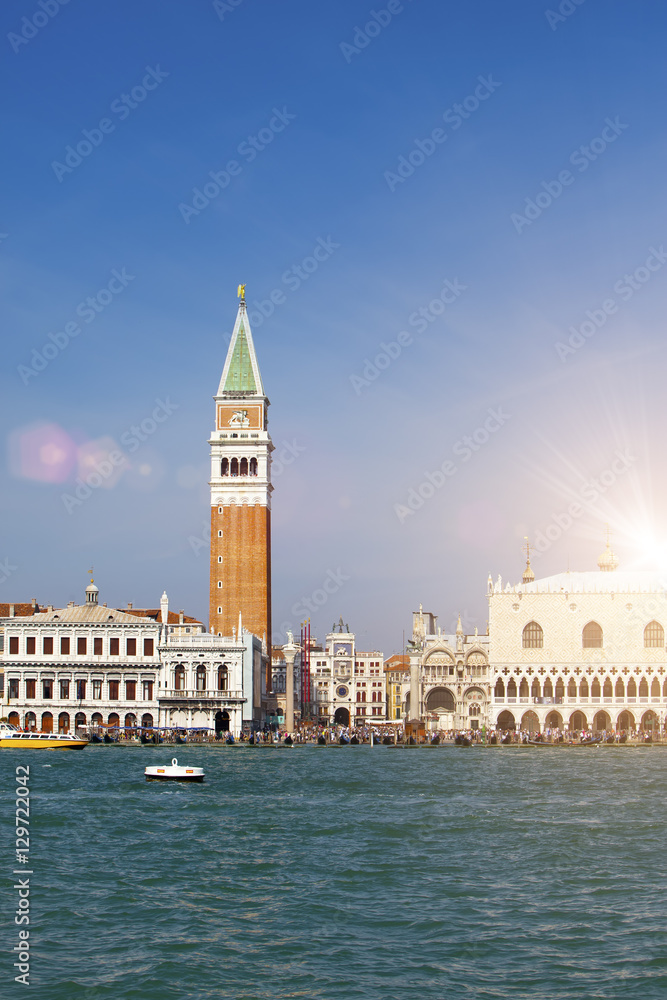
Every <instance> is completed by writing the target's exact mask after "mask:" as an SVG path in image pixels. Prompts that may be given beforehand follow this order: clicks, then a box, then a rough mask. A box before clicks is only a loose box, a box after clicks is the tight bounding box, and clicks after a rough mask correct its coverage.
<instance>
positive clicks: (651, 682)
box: [493, 623, 667, 731]
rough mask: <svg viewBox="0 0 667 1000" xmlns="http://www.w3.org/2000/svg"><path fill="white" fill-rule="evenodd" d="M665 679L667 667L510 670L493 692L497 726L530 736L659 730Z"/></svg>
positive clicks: (666, 697)
mask: <svg viewBox="0 0 667 1000" xmlns="http://www.w3.org/2000/svg"><path fill="white" fill-rule="evenodd" d="M651 624H652V625H653V624H657V623H651ZM647 628H648V626H647ZM651 638H652V636H651ZM647 645H648V643H647ZM664 674H665V668H664V667H658V668H654V667H651V666H645V667H634V668H630V667H623V668H621V669H620V670H619V669H618V668H616V667H611V668H608V669H606V670H605V669H600V668H597V667H593V666H589V667H576V668H574V670H567V671H562V670H556V669H555V668H551V670H549V671H547V669H546V668H544V667H540V668H537V670H535V669H534V668H528V669H527V670H521V669H519V670H517V671H516V672H515V673H512V672H510V670H509V669H508V668H506V669H505V671H504V676H499V677H497V678H496V681H495V685H494V687H493V696H494V702H495V705H496V706H497V707H498V708H499V714H498V718H497V720H496V725H497V726H498V727H499V728H501V729H512V728H517V726H519V727H520V728H522V729H528V730H529V731H536V730H538V729H539V728H540V725H544V726H545V727H549V728H554V729H564V728H565V729H570V730H575V731H576V730H583V729H594V730H596V731H602V730H605V729H614V728H615V729H617V730H619V731H620V730H633V729H636V728H639V729H644V730H651V731H653V730H657V729H658V728H659V725H660V716H661V714H662V712H661V711H660V708H661V707H662V706H660V705H659V704H656V703H664V702H667V677H664V676H663V675H664ZM531 703H532V705H533V707H532V708H529V707H528V706H529V705H530V704H531ZM503 705H507V706H508V707H507V708H504V707H501V706H503ZM649 706H652V707H649ZM538 713H539V714H538ZM666 722H667V720H666Z"/></svg>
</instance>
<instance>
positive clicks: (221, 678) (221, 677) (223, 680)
mask: <svg viewBox="0 0 667 1000" xmlns="http://www.w3.org/2000/svg"><path fill="white" fill-rule="evenodd" d="M226 690H227V667H218V691H226Z"/></svg>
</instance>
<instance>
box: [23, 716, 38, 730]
mask: <svg viewBox="0 0 667 1000" xmlns="http://www.w3.org/2000/svg"><path fill="white" fill-rule="evenodd" d="M24 729H37V716H36V715H35V713H34V712H26V713H25V723H24Z"/></svg>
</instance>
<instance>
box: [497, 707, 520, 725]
mask: <svg viewBox="0 0 667 1000" xmlns="http://www.w3.org/2000/svg"><path fill="white" fill-rule="evenodd" d="M496 725H497V726H498V729H516V721H515V719H514V716H513V715H512V713H511V712H508V711H507V710H506V711H504V712H501V713H500V715H499V716H498V722H497V723H496Z"/></svg>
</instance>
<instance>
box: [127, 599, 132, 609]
mask: <svg viewBox="0 0 667 1000" xmlns="http://www.w3.org/2000/svg"><path fill="white" fill-rule="evenodd" d="M127 610H128V611H131V610H132V601H128V602H127Z"/></svg>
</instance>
